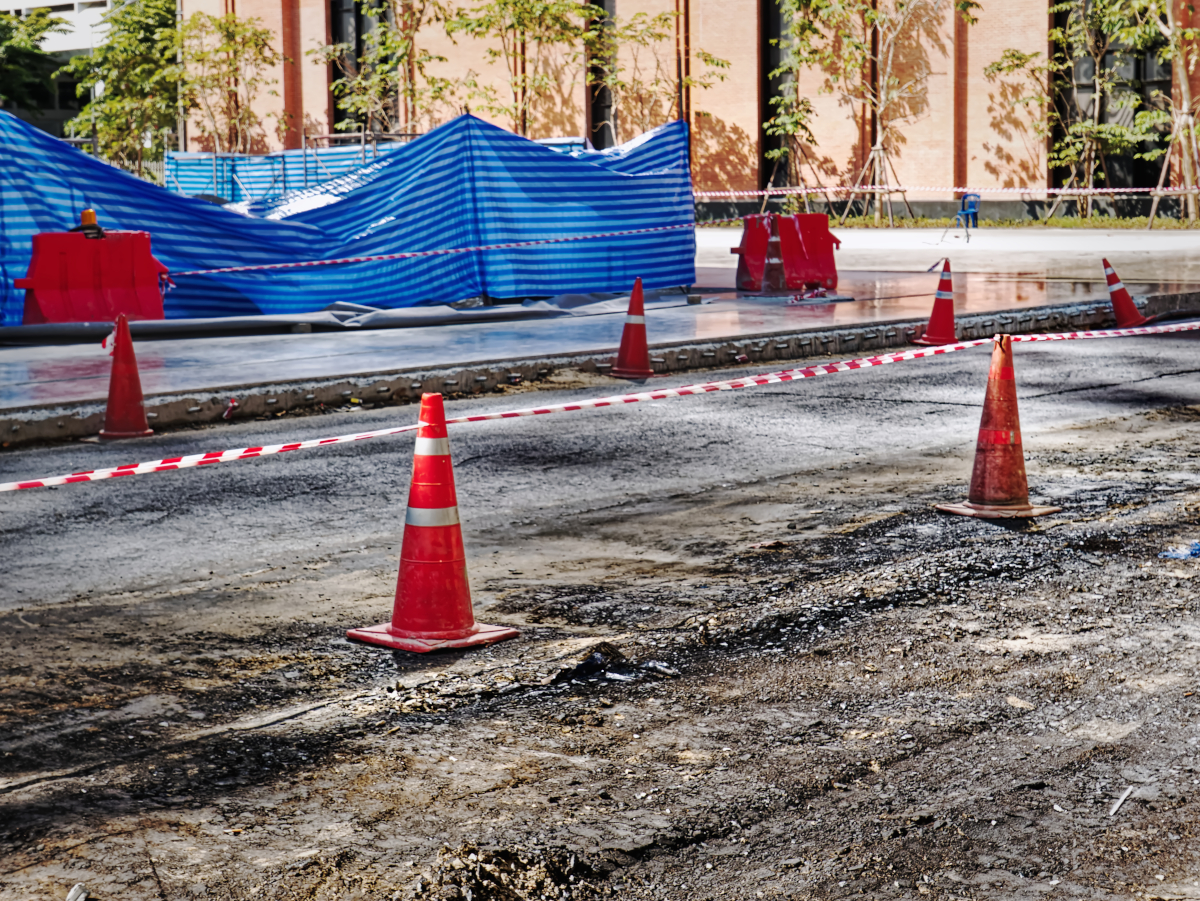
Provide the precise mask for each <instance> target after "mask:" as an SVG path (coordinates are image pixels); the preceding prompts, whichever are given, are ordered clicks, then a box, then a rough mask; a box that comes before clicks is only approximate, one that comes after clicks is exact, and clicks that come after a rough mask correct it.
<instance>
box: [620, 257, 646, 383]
mask: <svg viewBox="0 0 1200 901" xmlns="http://www.w3.org/2000/svg"><path fill="white" fill-rule="evenodd" d="M612 374H613V375H615V376H616V377H617V378H619V379H648V378H650V376H652V375H654V370H653V369H651V368H650V348H649V347H647V346H646V309H645V307H644V306H643V303H642V280H641V279H640V278H639V279H638V280H637V281H635V282H634V283H633V293H632V294H630V295H629V312H628V313H627V314H626V315H625V331H623V332H622V333H621V349H620V350H619V351H617V365H615V366H614V367H613V368H612Z"/></svg>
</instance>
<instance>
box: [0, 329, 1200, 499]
mask: <svg viewBox="0 0 1200 901" xmlns="http://www.w3.org/2000/svg"><path fill="white" fill-rule="evenodd" d="M1196 330H1200V322H1182V323H1177V324H1175V325H1149V326H1139V327H1137V328H1126V329H1108V330H1106V331H1096V332H1093V331H1088V332H1064V333H1060V334H1052V335H1013V336H1012V340H1013V341H1073V340H1081V339H1088V338H1123V337H1127V336H1132V335H1157V334H1169V333H1171V332H1188V331H1196ZM993 340H994V339H993V338H977V339H976V340H974V341H961V342H959V343H957V344H944V345H942V346H940V347H924V348H921V349H919V350H906V351H901V352H900V353H894V354H879V355H876V356H872V357H862V358H860V359H857V360H843V361H841V362H838V363H818V364H817V365H815V366H804V367H801V368H798V369H784V370H781V371H779V372H769V373H766V374H764V375H752V376H746V377H745V378H740V379H725V380H721V381H715V382H702V383H700V384H697V385H685V386H683V387H681V388H662V389H659V390H658V391H638V392H634V393H632V394H614V395H611V396H609V397H598V398H592V399H590V400H582V401H576V402H574V403H567V404H554V405H552V406H548V407H527V408H525V409H523V410H507V411H505V412H502V413H483V414H479V415H476V416H458V417H455V418H454V419H447V420H446V424H447V425H453V424H461V423H466V422H486V421H488V420H493V419H516V418H518V417H521V416H540V415H544V414H546V413H567V412H572V411H575V410H594V409H598V408H600V407H614V406H618V405H622V404H636V403H639V402H641V401H649V400H665V399H667V398H671V397H687V396H690V395H695V394H710V393H713V392H716V391H734V390H737V389H739V388H756V387H759V386H761V385H775V384H779V383H781V382H793V381H799V380H801V379H811V378H815V377H817V376H819V375H833V374H834V373H838V372H853V371H855V370H858V369H870V368H872V367H874V366H886V365H888V364H890V363H903V362H905V361H907V360H917V359H921V358H922V357H937V356H941V355H943V354H948V353H953V352H955V351H959V350H967V349H969V348H972V347H979V346H980V345H983V344H990V343H991V342H992V341H993ZM417 428H418V424H417V423H414V424H412V425H405V426H396V427H394V428H390V429H376V430H375V431H372V432H358V433H356V434H353V435H339V436H336V437H332V438H313V439H310V440H308V441H293V442H290V443H288V444H271V445H265V446H263V447H242V448H237V449H235V450H226V451H211V452H209V453H206V454H191V455H189V456H186V457H167V458H165V459H162V460H151V461H148V462H146V463H129V464H126V465H125V466H115V467H112V468H110V469H91V470H85V471H84V472H75V473H70V474H69V475H61V476H48V477H45V478H41V479H30V480H28V481H22V482H4V483H0V491H22V490H24V489H27V488H49V487H51V486H54V485H70V484H73V483H75V482H99V481H103V480H105V479H115V478H120V477H122V476H132V475H141V474H143V473H147V472H165V471H168V470H174V469H189V468H191V467H194V466H209V465H211V464H213V463H232V462H233V461H235V460H249V459H252V458H254V457H267V456H271V455H273V454H284V453H288V452H289V451H297V450H307V449H309V448H313V447H326V446H328V445H333V444H349V443H351V442H354V441H365V440H366V439H368V438H381V437H383V436H385V435H399V434H400V433H401V432H412V431H415V430H416V429H417Z"/></svg>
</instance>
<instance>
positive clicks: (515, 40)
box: [446, 0, 604, 135]
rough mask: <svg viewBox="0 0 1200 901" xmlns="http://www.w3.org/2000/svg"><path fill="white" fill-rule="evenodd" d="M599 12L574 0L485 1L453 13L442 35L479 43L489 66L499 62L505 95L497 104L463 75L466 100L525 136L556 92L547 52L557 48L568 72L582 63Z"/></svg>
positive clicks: (490, 93) (471, 77)
mask: <svg viewBox="0 0 1200 901" xmlns="http://www.w3.org/2000/svg"><path fill="white" fill-rule="evenodd" d="M603 16H604V10H602V9H600V8H599V7H596V6H591V5H590V4H587V3H579V2H577V0H486V2H483V3H481V4H480V5H478V6H475V7H472V8H470V9H458V10H456V11H455V13H454V14H453V15H452V16H451V17H450V18H449V19H448V21H447V23H446V31H447V32H448V33H449V34H450V35H452V36H453V35H456V34H461V35H465V36H467V37H472V38H476V39H478V40H480V41H482V42H484V47H485V49H484V53H485V54H486V56H487V59H488V61H489V62H490V63H493V64H495V63H503V65H504V67H505V72H506V76H507V80H508V86H509V96H508V97H507V98H504V99H502V98H501V97H500V96H499V95H498V94H497V92H496V91H495V90H494V89H493V88H492V87H491V86H490V85H485V84H481V83H480V81H479V78H478V76H477V75H476V74H474V73H468V75H467V77H466V78H465V79H464V82H463V83H464V85H465V86H466V87H467V88H468V90H469V97H470V98H471V99H473V100H477V101H479V103H480V105H481V106H482V108H483V109H484V110H486V111H487V112H489V113H491V114H492V115H496V116H506V117H508V119H509V121H510V122H511V123H512V130H513V131H515V132H516V133H517V134H521V135H527V134H528V133H529V119H530V113H531V111H532V109H533V107H534V106H535V104H536V103H537V102H538V101H539V100H540V99H542V98H543V97H545V96H546V95H548V94H550V93H551V92H552V91H553V90H555V89H557V88H558V87H559V79H558V75H557V73H556V72H554V71H553V70H552V69H551V67H550V62H551V61H550V59H549V51H550V50H552V49H560V50H561V51H562V53H563V55H564V60H563V62H564V63H565V65H566V66H568V67H571V66H574V65H576V64H578V63H579V62H581V59H582V55H583V52H584V48H585V46H586V43H587V41H588V40H589V39H590V32H591V31H592V29H593V27H594V26H593V23H594V22H596V21H597V20H599V19H601V18H602V17H603Z"/></svg>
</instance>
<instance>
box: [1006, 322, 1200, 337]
mask: <svg viewBox="0 0 1200 901" xmlns="http://www.w3.org/2000/svg"><path fill="white" fill-rule="evenodd" d="M1198 330H1200V322H1178V323H1175V324H1174V325H1140V326H1137V327H1135V328H1110V329H1104V330H1103V331H1098V332H1059V333H1057V334H1053V335H1013V336H1012V339H1013V341H1085V340H1087V339H1088V338H1128V337H1131V336H1134V335H1168V334H1171V333H1172V332H1194V331H1198Z"/></svg>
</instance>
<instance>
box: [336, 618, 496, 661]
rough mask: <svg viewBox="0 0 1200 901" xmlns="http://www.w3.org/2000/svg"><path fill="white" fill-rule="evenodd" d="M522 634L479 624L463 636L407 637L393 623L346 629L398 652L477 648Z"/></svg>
mask: <svg viewBox="0 0 1200 901" xmlns="http://www.w3.org/2000/svg"><path fill="white" fill-rule="evenodd" d="M519 634H520V633H519V632H518V631H517V630H516V629H510V628H508V627H507V626H489V625H486V624H484V623H476V624H475V625H474V627H473V628H472V630H471V633H470V634H468V635H463V636H461V637H459V638H443V639H437V638H414V637H411V636H406V635H404V634H403V633H401V632H399V631H398V630H396V629H395V628H393V627H392V624H391V623H380V624H379V625H378V626H368V627H367V628H365V629H350V630H349V631H347V632H346V636H347V637H348V638H353V639H355V640H356V641H365V642H366V643H368V644H377V645H381V646H383V647H385V648H394V649H395V650H397V651H413V652H414V653H417V654H428V653H429V652H430V651H447V650H450V649H452V648H473V647H477V646H478V645H485V644H495V643H496V642H498V641H505V640H506V639H509V638H516V637H517V636H518V635H519Z"/></svg>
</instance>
